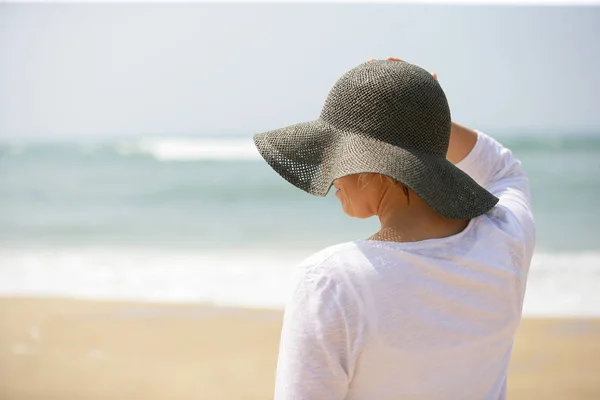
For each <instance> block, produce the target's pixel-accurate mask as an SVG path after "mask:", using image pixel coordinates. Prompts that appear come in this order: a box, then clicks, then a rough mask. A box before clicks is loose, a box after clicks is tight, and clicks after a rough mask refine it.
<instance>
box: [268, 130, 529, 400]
mask: <svg viewBox="0 0 600 400" xmlns="http://www.w3.org/2000/svg"><path fill="white" fill-rule="evenodd" d="M457 166H458V167H459V168H461V169H462V170H463V171H465V172H466V173H468V174H469V175H470V176H471V177H472V178H473V179H474V180H475V181H477V183H479V184H480V185H481V186H483V187H485V188H486V189H487V190H489V191H490V192H491V193H492V194H494V195H495V196H497V197H498V198H499V199H500V201H499V202H498V204H497V205H496V206H495V207H494V208H493V209H492V210H490V211H489V212H488V213H486V214H484V215H482V216H479V217H477V218H474V219H472V220H471V221H470V222H469V224H468V226H467V228H466V229H465V230H464V231H462V232H461V233H459V234H457V235H454V236H451V237H447V238H442V239H428V240H423V241H419V242H407V243H397V242H379V241H369V240H358V241H354V242H349V243H342V244H339V245H336V246H332V247H329V248H327V249H325V250H323V251H321V252H318V253H317V254H314V255H313V256H311V257H309V258H308V259H306V260H305V261H303V262H302V263H301V264H300V265H299V266H298V267H297V269H296V279H295V282H296V283H295V287H294V290H293V295H292V296H291V300H290V302H289V303H288V305H287V307H286V311H285V317H284V322H283V329H282V335H281V342H280V348H279V360H278V365H277V377H276V385H275V386H276V387H275V399H276V400H300V399H303V400H317V399H323V400H325V399H327V400H337V399H347V400H367V399H378V400H387V399H390V400H391V399H394V400H402V399H419V400H437V399H440V400H447V399H461V400H471V399H472V400H488V399H489V400H492V399H493V400H498V399H505V397H506V385H507V370H508V364H509V359H510V356H511V350H512V345H513V338H514V334H515V331H516V329H517V326H518V325H519V321H520V319H521V312H522V306H523V297H524V294H525V285H526V280H527V274H528V270H529V265H530V262H531V257H532V253H533V248H534V241H535V228H534V222H533V217H532V212H531V199H530V191H529V183H528V179H527V177H526V175H525V174H524V172H523V170H522V169H521V163H520V162H519V161H518V160H516V159H515V158H514V157H513V155H512V153H511V152H510V150H508V149H506V148H504V147H503V146H502V145H501V144H500V143H498V142H497V141H495V140H494V139H492V138H490V137H489V136H487V135H485V134H483V133H481V132H478V138H477V143H476V145H475V147H474V148H473V150H472V151H471V152H470V153H469V155H468V156H467V157H466V158H465V159H464V160H462V161H461V162H460V163H459V164H457Z"/></svg>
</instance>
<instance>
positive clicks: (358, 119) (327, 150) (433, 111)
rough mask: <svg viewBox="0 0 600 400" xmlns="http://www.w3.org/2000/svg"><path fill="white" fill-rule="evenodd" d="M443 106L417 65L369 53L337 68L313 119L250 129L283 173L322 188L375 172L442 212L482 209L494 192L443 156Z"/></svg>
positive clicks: (446, 121)
mask: <svg viewBox="0 0 600 400" xmlns="http://www.w3.org/2000/svg"><path fill="white" fill-rule="evenodd" d="M450 129H451V119H450V109H449V107H448V102H447V100H446V96H445V94H444V91H443V90H442V88H441V87H440V85H439V83H438V82H437V80H436V79H434V78H433V77H432V76H431V74H430V73H429V72H427V71H425V70H424V69H422V68H420V67H418V66H416V65H413V64H410V63H407V62H398V61H383V60H380V61H369V62H366V63H363V64H360V65H358V66H357V67H355V68H353V69H351V70H350V71H348V72H347V73H345V74H344V75H343V76H342V77H341V78H340V79H339V80H338V81H337V82H336V84H335V85H334V87H333V89H331V91H330V93H329V95H328V97H327V100H326V101H325V105H324V107H323V110H322V112H321V115H320V116H319V118H318V119H316V120H314V121H310V122H303V123H299V124H295V125H291V126H287V127H285V128H281V129H277V130H272V131H269V132H265V133H260V134H256V135H254V143H255V144H256V147H257V148H258V151H259V152H260V154H261V155H262V157H263V158H264V159H265V160H266V161H267V163H269V165H270V166H271V167H272V168H273V169H274V170H275V171H276V172H277V173H279V174H280V175H281V176H282V177H283V178H285V179H286V180H287V181H288V182H290V183H291V184H293V185H294V186H296V187H298V188H300V189H302V190H304V191H306V192H308V193H310V194H312V195H315V196H325V195H326V194H327V193H328V192H329V189H330V188H331V186H332V184H333V181H334V180H336V179H338V178H341V177H343V176H346V175H353V174H360V173H378V174H382V175H386V176H389V177H392V178H394V179H395V180H397V181H399V182H401V183H403V184H404V185H406V186H408V187H409V188H410V189H412V190H413V191H414V192H415V193H416V194H417V195H418V196H420V197H421V198H422V199H423V200H424V201H425V202H427V204H429V205H430V206H431V207H432V208H433V209H434V210H436V211H437V212H438V213H440V214H442V215H443V216H445V217H448V218H458V219H470V218H474V217H477V216H479V215H481V214H484V213H486V212H487V211H488V210H490V209H491V208H492V207H493V206H494V205H495V204H496V203H497V202H498V199H497V198H496V197H495V196H493V195H492V194H491V193H489V192H488V191H487V190H485V189H484V188H483V187H481V186H479V185H478V184H477V183H476V182H475V181H474V180H473V179H472V178H471V177H469V175H467V174H466V173H464V172H463V171H461V170H460V169H459V168H457V167H456V166H454V165H453V164H452V163H451V162H450V161H448V160H447V159H446V152H447V150H448V143H449V138H450Z"/></svg>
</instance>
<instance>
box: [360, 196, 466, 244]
mask: <svg viewBox="0 0 600 400" xmlns="http://www.w3.org/2000/svg"><path fill="white" fill-rule="evenodd" d="M398 191H399V193H398ZM398 191H397V190H395V189H391V190H388V191H386V192H385V193H384V195H383V196H382V199H381V202H380V204H379V209H378V212H377V215H378V217H379V221H380V223H381V229H380V230H379V231H378V232H377V233H375V234H374V235H373V236H372V237H370V238H369V239H370V240H381V241H394V242H417V241H421V240H426V239H435V238H444V237H448V236H452V235H455V234H457V233H460V232H462V231H463V230H464V229H465V228H466V227H467V225H468V223H469V221H468V220H458V219H450V218H446V217H444V216H442V215H441V214H439V213H437V212H436V211H435V210H434V209H432V208H431V207H430V206H429V205H428V204H427V203H426V202H425V201H424V200H423V199H421V198H420V197H419V196H417V195H416V194H415V193H414V192H412V191H409V195H408V196H405V195H404V193H403V192H402V190H401V189H399V190H398ZM398 196H402V197H407V199H406V202H399V201H398V198H402V197H398Z"/></svg>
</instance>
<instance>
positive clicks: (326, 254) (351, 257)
mask: <svg viewBox="0 0 600 400" xmlns="http://www.w3.org/2000/svg"><path fill="white" fill-rule="evenodd" d="M362 258H364V255H362V252H361V250H360V248H359V247H358V246H357V245H356V242H344V243H339V244H336V245H333V246H329V247H326V248H324V249H322V250H320V251H317V252H316V253H314V254H312V255H310V256H308V257H307V258H305V259H304V260H303V261H302V262H300V263H299V264H298V266H297V269H299V270H300V271H299V272H301V273H307V274H311V275H315V274H316V275H327V276H335V275H336V274H338V273H339V272H343V273H344V275H346V274H347V273H348V272H349V270H351V269H352V267H353V266H358V265H359V264H361V260H362Z"/></svg>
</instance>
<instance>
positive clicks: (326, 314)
mask: <svg viewBox="0 0 600 400" xmlns="http://www.w3.org/2000/svg"><path fill="white" fill-rule="evenodd" d="M327 270H328V268H319V267H318V266H317V267H316V268H311V267H310V266H309V267H306V266H300V267H298V269H297V273H296V278H295V282H296V283H295V288H294V290H293V295H292V298H291V301H290V302H289V303H288V305H287V307H286V311H285V315H284V320H283V327H282V332H281V342H280V346H279V359H278V363H277V374H276V380H275V400H300V399H302V400H316V399H328V400H337V399H344V398H345V396H346V394H347V392H348V386H349V383H350V381H351V378H352V373H353V369H354V360H355V359H356V353H357V350H356V349H357V342H358V337H357V332H358V331H359V324H360V321H357V315H356V311H352V310H356V307H351V305H350V303H351V302H352V301H353V300H352V296H351V295H350V294H349V293H348V290H346V289H345V288H344V283H343V282H342V281H340V280H339V279H335V278H333V277H331V276H330V275H328V274H327V272H324V271H327Z"/></svg>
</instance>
